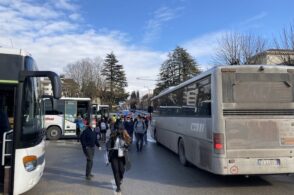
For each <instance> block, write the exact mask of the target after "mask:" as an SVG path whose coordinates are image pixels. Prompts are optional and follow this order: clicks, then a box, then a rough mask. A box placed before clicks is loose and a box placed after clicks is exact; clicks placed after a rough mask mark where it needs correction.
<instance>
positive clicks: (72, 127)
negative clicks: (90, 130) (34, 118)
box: [43, 97, 91, 140]
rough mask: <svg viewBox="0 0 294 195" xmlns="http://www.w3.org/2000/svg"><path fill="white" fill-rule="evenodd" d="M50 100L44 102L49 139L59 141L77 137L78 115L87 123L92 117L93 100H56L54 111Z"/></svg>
mask: <svg viewBox="0 0 294 195" xmlns="http://www.w3.org/2000/svg"><path fill="white" fill-rule="evenodd" d="M51 101H52V100H50V99H44V100H43V104H44V105H43V106H44V112H45V117H44V126H45V129H46V135H47V138H48V139H50V140H58V139H59V138H61V137H66V136H71V137H72V136H76V123H75V120H76V119H77V117H78V115H81V116H82V118H83V119H84V120H85V121H89V116H91V99H90V98H74V97H62V98H60V99H59V100H54V108H53V109H52V106H51Z"/></svg>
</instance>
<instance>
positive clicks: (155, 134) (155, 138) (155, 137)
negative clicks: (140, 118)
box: [154, 129, 159, 145]
mask: <svg viewBox="0 0 294 195" xmlns="http://www.w3.org/2000/svg"><path fill="white" fill-rule="evenodd" d="M154 140H155V142H156V144H157V145H159V142H158V139H157V133H156V129H155V130H154Z"/></svg>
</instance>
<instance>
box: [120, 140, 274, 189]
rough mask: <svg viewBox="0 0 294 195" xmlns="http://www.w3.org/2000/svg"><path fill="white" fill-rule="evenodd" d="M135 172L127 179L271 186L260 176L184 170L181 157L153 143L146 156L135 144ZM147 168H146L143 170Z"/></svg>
mask: <svg viewBox="0 0 294 195" xmlns="http://www.w3.org/2000/svg"><path fill="white" fill-rule="evenodd" d="M130 159H131V162H132V169H131V170H130V171H129V172H128V173H127V176H126V177H127V178H132V179H140V180H147V181H151V182H158V183H162V184H169V185H176V186H184V187H212V188H221V187H232V188H234V187H254V186H270V185H272V184H271V183H269V182H268V181H266V180H264V179H262V178H261V177H258V176H250V177H249V178H246V177H245V176H220V175H215V174H212V173H209V172H207V171H204V170H201V169H199V168H197V167H195V166H194V165H189V166H188V167H184V166H182V165H181V164H180V162H179V159H178V156H177V155H176V154H175V153H173V152H171V151H170V150H168V149H167V148H165V147H163V146H160V145H156V144H154V143H149V144H148V145H147V147H145V148H144V149H143V151H142V153H137V152H136V148H135V144H133V146H132V148H131V151H130ZM142 166H143V167H142Z"/></svg>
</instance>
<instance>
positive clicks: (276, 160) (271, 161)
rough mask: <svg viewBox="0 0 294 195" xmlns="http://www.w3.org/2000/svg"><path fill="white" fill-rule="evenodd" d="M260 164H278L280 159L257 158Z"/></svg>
mask: <svg viewBox="0 0 294 195" xmlns="http://www.w3.org/2000/svg"><path fill="white" fill-rule="evenodd" d="M257 163H258V165H260V166H280V159H258V161H257Z"/></svg>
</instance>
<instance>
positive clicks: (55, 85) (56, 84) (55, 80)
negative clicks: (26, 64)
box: [19, 71, 62, 99]
mask: <svg viewBox="0 0 294 195" xmlns="http://www.w3.org/2000/svg"><path fill="white" fill-rule="evenodd" d="M27 77H48V78H49V79H50V81H51V84H52V91H53V97H54V98H55V99H60V98H61V92H62V91H61V81H60V77H59V76H58V75H57V74H56V73H55V72H52V71H21V72H20V73H19V81H20V82H24V81H25V79H26V78H27Z"/></svg>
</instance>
